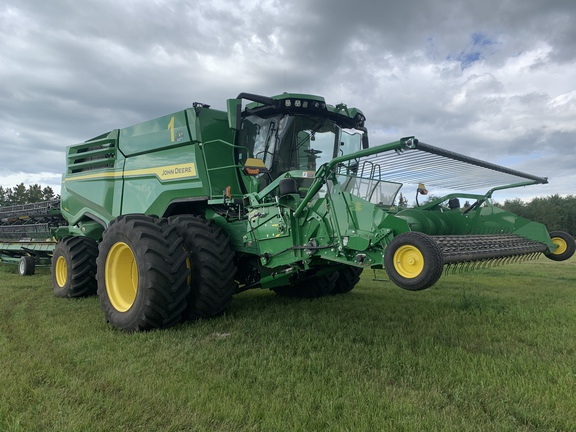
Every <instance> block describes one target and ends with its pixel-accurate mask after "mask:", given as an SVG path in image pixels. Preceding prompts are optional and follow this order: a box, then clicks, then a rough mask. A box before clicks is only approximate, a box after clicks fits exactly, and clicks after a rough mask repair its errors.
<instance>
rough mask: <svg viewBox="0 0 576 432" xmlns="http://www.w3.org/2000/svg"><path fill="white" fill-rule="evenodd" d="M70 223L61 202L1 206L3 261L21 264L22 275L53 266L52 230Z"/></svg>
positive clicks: (0, 231)
mask: <svg viewBox="0 0 576 432" xmlns="http://www.w3.org/2000/svg"><path fill="white" fill-rule="evenodd" d="M66 223H67V222H66V221H65V220H64V219H63V218H62V216H61V213H60V200H52V201H45V202H40V203H33V204H22V205H14V206H6V207H0V261H2V262H6V263H10V264H18V272H19V273H20V275H22V276H25V275H32V274H34V270H35V267H36V266H50V264H51V259H52V251H53V250H54V247H55V245H56V240H55V239H54V238H53V230H55V229H57V228H58V227H59V226H61V225H64V224H66Z"/></svg>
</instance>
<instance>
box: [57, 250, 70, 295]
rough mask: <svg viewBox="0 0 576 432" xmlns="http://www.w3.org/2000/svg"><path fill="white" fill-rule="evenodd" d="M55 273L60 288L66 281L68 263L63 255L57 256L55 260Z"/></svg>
mask: <svg viewBox="0 0 576 432" xmlns="http://www.w3.org/2000/svg"><path fill="white" fill-rule="evenodd" d="M54 273H55V275H56V283H57V284H58V286H59V287H60V288H63V287H64V285H66V281H67V280H68V263H67V262H66V258H64V257H63V256H59V257H58V259H57V260H56V268H55V272H54Z"/></svg>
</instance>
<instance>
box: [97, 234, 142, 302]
mask: <svg viewBox="0 0 576 432" xmlns="http://www.w3.org/2000/svg"><path fill="white" fill-rule="evenodd" d="M105 279H106V292H107V293H108V298H109V299H110V303H112V306H113V307H114V309H116V310H117V311H119V312H126V311H127V310H128V309H130V308H131V307H132V305H133V304H134V301H135V300H136V293H137V292H138V266H137V265H136V259H135V258H134V253H133V252H132V249H130V246H128V245H127V244H126V243H123V242H118V243H116V244H114V246H112V248H111V249H110V252H108V257H107V258H106V278H105Z"/></svg>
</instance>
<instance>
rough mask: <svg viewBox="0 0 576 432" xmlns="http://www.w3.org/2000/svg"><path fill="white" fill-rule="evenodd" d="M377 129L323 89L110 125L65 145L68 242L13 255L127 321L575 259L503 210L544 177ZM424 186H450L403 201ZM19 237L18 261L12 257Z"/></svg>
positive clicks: (561, 244) (53, 216)
mask: <svg viewBox="0 0 576 432" xmlns="http://www.w3.org/2000/svg"><path fill="white" fill-rule="evenodd" d="M243 101H247V102H246V103H245V104H244V103H243ZM364 124H365V117H364V114H363V113H362V111H360V110H358V109H356V108H350V107H347V106H346V105H344V104H340V105H336V106H331V105H328V104H326V103H325V101H324V98H322V97H319V96H313V95H304V94H287V93H285V94H282V95H279V96H274V97H264V96H259V95H254V94H247V93H241V94H240V95H238V97H237V98H235V99H229V100H228V101H227V110H226V111H220V110H215V109H211V108H210V106H208V105H205V104H201V103H194V104H193V106H192V107H191V108H188V109H186V110H184V111H179V112H176V113H174V114H169V115H167V116H164V117H160V118H157V119H154V120H150V121H147V122H144V123H140V124H137V125H135V126H131V127H128V128H125V129H116V130H113V131H111V132H108V133H105V134H103V135H100V136H97V137H95V138H92V139H90V140H88V141H86V142H84V143H81V144H77V145H73V146H71V147H69V148H68V149H67V154H66V161H67V164H66V172H65V174H64V175H63V179H62V190H61V202H60V211H57V212H54V211H53V209H52V208H50V209H48V208H46V209H45V213H46V214H48V215H49V216H50V218H49V219H50V221H49V222H48V223H46V222H44V223H45V226H44V230H45V232H44V233H42V236H43V237H46V238H49V239H54V240H56V241H57V243H50V242H47V243H46V242H44V244H45V245H47V247H48V249H49V251H48V252H46V251H45V250H44V251H40V250H35V249H34V248H33V247H31V246H32V244H30V245H27V243H26V239H24V240H22V239H21V238H20V239H18V241H14V239H12V240H11V241H10V242H8V243H3V245H4V246H0V250H1V251H3V252H2V253H3V254H4V256H7V255H10V257H9V258H11V259H13V260H16V259H20V263H22V262H24V261H26V263H25V264H21V267H22V269H21V270H22V271H21V273H26V269H27V268H28V269H29V268H33V265H34V262H36V261H39V262H40V263H42V261H43V260H45V259H46V257H47V256H48V255H51V267H52V280H53V287H54V292H55V294H56V296H58V297H79V296H86V295H91V294H95V293H97V294H98V295H99V297H100V302H101V306H102V309H103V310H104V313H105V316H106V319H107V320H108V321H109V322H110V323H111V324H112V325H113V326H115V327H117V328H120V329H123V330H126V331H138V330H146V329H152V328H163V327H169V326H172V325H174V324H176V323H178V322H180V321H181V320H182V319H197V318H209V317H213V316H216V315H219V314H221V313H223V312H224V310H225V309H226V307H227V306H228V304H229V303H230V301H231V299H232V296H233V295H234V294H235V293H238V292H241V291H244V290H248V289H251V288H265V289H270V290H272V291H274V292H275V293H277V294H278V295H281V296H293V297H320V296H323V295H328V294H341V293H346V292H348V291H350V290H352V289H353V288H354V286H355V285H356V283H357V282H358V280H359V277H360V273H361V272H362V271H363V270H364V269H368V268H370V269H385V271H386V273H387V274H388V277H389V278H390V280H391V281H392V282H394V283H395V284H396V285H398V286H400V287H401V288H404V289H407V290H413V291H416V290H422V289H425V288H428V287H430V286H432V285H434V284H435V283H436V282H437V281H438V279H439V278H440V276H441V275H442V273H443V272H444V271H458V270H469V269H473V268H477V267H487V266H491V265H494V264H503V263H507V262H515V261H520V260H525V259H532V258H535V257H537V256H539V255H540V254H544V255H546V256H547V257H548V258H550V259H552V260H556V261H561V260H566V259H568V258H570V257H571V256H572V255H573V254H574V251H575V243H574V238H573V237H572V236H571V235H569V234H567V233H565V232H560V231H558V232H550V233H549V232H548V231H547V229H546V227H545V226H544V225H542V224H539V223H537V222H533V221H530V220H527V219H524V218H521V217H519V216H516V215H514V214H512V213H510V212H507V211H504V210H502V209H501V208H498V207H495V206H493V205H492V204H491V197H492V194H493V193H494V192H496V191H499V190H502V189H507V188H515V187H522V186H528V185H533V184H543V183H547V179H546V178H543V177H537V176H533V175H530V174H526V173H523V172H519V171H516V170H512V169H509V168H505V167H502V166H498V165H495V164H492V163H488V162H484V161H481V160H478V159H473V158H470V157H467V156H464V155H461V154H457V153H454V152H450V151H447V150H443V149H441V148H438V147H434V146H431V145H428V144H424V143H422V142H419V141H418V140H417V139H416V138H414V137H407V138H402V139H400V140H399V141H396V142H392V143H389V144H384V145H379V146H375V147H371V146H370V145H369V141H368V131H367V129H366V128H365V125H364ZM424 184H426V185H428V186H429V187H434V188H435V189H434V190H435V191H442V193H446V194H445V195H444V196H442V197H441V198H437V199H432V200H429V201H428V202H426V203H424V204H421V205H416V206H415V207H412V208H400V207H398V206H396V205H395V202H396V200H397V195H398V193H399V191H400V188H401V187H402V186H403V185H404V186H405V188H406V187H408V188H411V190H412V191H416V203H417V204H418V195H419V194H426V193H427V191H426V186H424ZM405 190H406V189H403V191H405ZM444 191H446V192H444ZM479 191H480V192H479ZM462 202H464V205H463V204H462ZM47 207H48V206H47ZM50 212H52V213H50ZM24 213H26V211H25V212H24ZM28 213H30V212H28ZM19 216H22V215H19ZM27 216H30V214H28V215H27ZM60 218H63V219H60ZM4 219H7V220H8V219H10V218H9V217H7V218H4ZM13 219H14V218H13ZM32 219H33V220H36V221H39V220H41V217H40V216H37V217H36V219H34V218H32ZM63 221H65V222H63ZM31 226H32V225H31ZM4 228H10V225H9V224H8V225H7V226H6V227H4V226H3V227H2V228H1V229H0V232H8V231H9V230H6V231H4ZM46 231H47V232H46ZM48 232H49V235H46V234H48ZM31 238H32V237H30V236H29V239H31ZM29 239H28V240H29ZM19 244H20V247H19V251H20V252H19V254H20V257H18V253H16V252H14V251H12V252H11V253H10V252H7V251H8V249H9V247H13V248H18V245H19ZM25 257H28V258H25ZM30 257H32V258H30ZM28 273H30V270H28Z"/></svg>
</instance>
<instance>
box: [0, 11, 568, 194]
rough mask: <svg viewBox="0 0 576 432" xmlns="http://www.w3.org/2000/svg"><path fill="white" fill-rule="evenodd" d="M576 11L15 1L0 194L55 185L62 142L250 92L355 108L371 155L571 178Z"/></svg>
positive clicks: (6, 61)
mask: <svg viewBox="0 0 576 432" xmlns="http://www.w3.org/2000/svg"><path fill="white" fill-rule="evenodd" d="M575 12H576V6H575V5H574V4H573V2H572V1H569V0H566V1H543V0H532V1H530V2H523V1H520V0H505V1H502V0H499V1H495V0H487V1H483V2H453V1H448V0H437V1H435V2H429V1H425V0H418V1H404V2H391V1H383V2H373V1H356V2H340V1H331V0H314V1H308V0H300V1H293V2H281V1H265V0H251V1H242V2H237V1H231V0H215V1H195V2H190V1H184V0H174V1H161V0H142V1H134V0H126V1H121V2H119V1H111V0H98V1H96V0H93V1H83V2H78V1H72V0H69V1H66V0H53V1H50V2H47V1H43V0H34V1H33V0H29V1H16V0H8V1H5V2H4V3H3V5H2V6H0V80H1V81H2V83H3V85H2V86H0V146H2V149H3V150H4V155H5V157H3V158H2V160H1V161H0V175H2V177H3V182H2V184H3V185H5V186H12V185H13V184H12V183H11V182H13V181H14V179H16V181H17V182H19V180H17V179H19V178H22V179H23V180H22V181H24V179H30V178H38V177H33V175H37V173H46V174H43V175H42V177H41V178H44V179H46V178H50V176H52V177H53V178H55V179H57V178H58V177H59V173H60V172H61V171H62V170H63V168H64V150H65V147H66V146H67V145H70V144H73V143H75V142H79V141H83V140H86V139H88V138H91V137H93V136H96V135H99V134H101V133H104V132H106V131H108V130H111V129H113V128H118V127H123V126H127V125H130V124H133V123H136V122H138V121H142V120H146V119H150V118H153V117H156V116H159V115H163V114H166V113H169V112H173V111H176V110H179V109H182V108H184V107H187V106H190V105H191V103H192V102H194V101H201V102H206V103H209V104H211V105H212V106H214V107H216V108H224V106H225V99H226V98H229V97H234V96H235V95H236V94H238V93H239V92H242V91H246V92H252V93H261V94H268V95H270V94H278V93H281V92H282V91H296V92H307V93H313V94H320V95H324V96H325V97H326V99H327V101H328V102H329V103H332V104H336V103H339V102H345V103H347V104H348V105H352V106H358V107H360V108H361V109H362V110H363V111H364V112H365V113H366V115H367V117H368V125H369V127H370V129H371V138H372V141H373V142H374V143H382V142H385V141H392V140H396V139H397V138H398V137H399V136H404V135H417V136H418V137H419V138H421V139H422V140H423V141H426V142H429V143H431V144H437V145H442V146H445V147H447V148H450V149H452V150H457V151H462V152H464V153H467V154H472V155H474V156H477V157H483V158H487V159H489V160H492V161H493V162H497V161H498V160H502V161H503V162H509V163H511V164H519V165H522V166H525V167H527V168H534V169H535V170H537V172H535V174H538V175H549V176H551V175H562V176H567V175H569V174H567V171H565V170H563V168H561V167H564V166H565V165H566V166H568V165H570V164H572V166H573V165H574V163H575V162H576V161H575V160H574V158H575V156H574V152H570V151H569V150H568V149H569V146H570V145H572V143H574V139H575V134H576V126H575V125H574V122H573V118H574V116H575V115H576V92H574V90H575V86H574V84H573V82H572V81H573V77H572V74H571V73H570V71H571V70H573V68H574V66H576V64H575V63H576V52H575V50H576V47H575V45H574V43H573V41H574V40H576V30H575V29H574V26H573V24H572V23H573V20H574V17H575ZM526 155H528V156H529V157H526ZM518 156H522V157H518ZM537 160H540V161H541V162H542V163H538V162H535V161H537ZM549 171H552V172H553V174H550V173H549ZM19 176H20V177H19ZM31 176H32V177H31ZM54 181H55V182H57V180H54ZM559 184H562V182H560V183H559ZM555 187H556V184H555ZM566 191H568V192H566V193H570V192H569V189H568V188H566ZM555 192H563V190H550V193H555ZM544 193H546V192H544Z"/></svg>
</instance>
